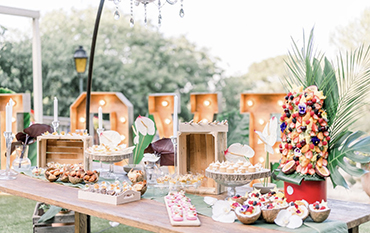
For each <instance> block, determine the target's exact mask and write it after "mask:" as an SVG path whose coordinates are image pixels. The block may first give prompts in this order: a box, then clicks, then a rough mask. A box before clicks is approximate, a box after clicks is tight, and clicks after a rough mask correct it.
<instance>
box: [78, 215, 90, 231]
mask: <svg viewBox="0 0 370 233" xmlns="http://www.w3.org/2000/svg"><path fill="white" fill-rule="evenodd" d="M88 225H89V224H88V216H87V215H86V214H81V213H78V212H75V233H90V229H88V228H89V227H88Z"/></svg>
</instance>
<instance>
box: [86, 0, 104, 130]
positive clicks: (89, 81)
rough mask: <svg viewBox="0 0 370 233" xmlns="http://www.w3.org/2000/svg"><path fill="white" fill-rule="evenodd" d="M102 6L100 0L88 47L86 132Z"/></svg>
mask: <svg viewBox="0 0 370 233" xmlns="http://www.w3.org/2000/svg"><path fill="white" fill-rule="evenodd" d="M103 6H104V0H100V5H99V9H98V13H97V15H96V20H95V27H94V33H93V38H92V42H91V49H90V60H89V72H88V74H87V85H86V118H85V119H86V129H87V132H89V129H90V100H91V87H92V72H93V65H94V54H95V44H96V38H97V36H98V30H99V23H100V17H101V13H102V11H103ZM89 133H91V132H89Z"/></svg>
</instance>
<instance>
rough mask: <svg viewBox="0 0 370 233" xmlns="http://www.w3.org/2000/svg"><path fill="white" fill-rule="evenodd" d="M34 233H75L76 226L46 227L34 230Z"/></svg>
mask: <svg viewBox="0 0 370 233" xmlns="http://www.w3.org/2000/svg"><path fill="white" fill-rule="evenodd" d="M33 232H34V233H73V232H75V225H74V224H73V225H66V226H58V227H53V226H44V227H37V226H35V227H34V228H33Z"/></svg>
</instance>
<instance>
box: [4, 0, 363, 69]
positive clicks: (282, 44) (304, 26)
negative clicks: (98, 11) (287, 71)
mask: <svg viewBox="0 0 370 233" xmlns="http://www.w3.org/2000/svg"><path fill="white" fill-rule="evenodd" d="M163 1H164V0H162V3H163ZM180 1H181V0H178V2H177V3H176V4H175V5H170V4H165V5H164V6H163V8H162V18H163V20H162V26H161V27H160V28H159V31H161V32H162V33H163V34H164V35H165V36H168V37H172V36H179V35H185V36H186V37H187V38H188V39H189V40H190V41H191V42H192V43H195V44H196V45H197V46H198V47H199V48H202V47H206V48H208V49H209V50H210V53H211V54H212V56H215V57H219V58H220V59H221V61H222V62H221V67H222V68H224V69H225V71H226V74H227V75H241V74H245V73H246V72H247V71H248V67H249V66H250V65H251V64H253V63H255V62H260V61H262V60H264V59H267V58H271V57H275V56H278V55H282V54H286V53H287V51H288V50H290V48H291V44H292V43H291V38H293V39H294V40H295V41H297V42H298V43H299V42H300V41H302V34H303V30H304V31H305V32H306V34H307V35H308V34H309V31H310V30H311V28H312V27H315V43H316V46H317V48H318V49H319V50H320V51H322V52H324V53H325V54H326V55H327V56H328V57H329V58H331V57H334V55H335V54H336V53H337V51H336V48H335V46H334V45H332V44H331V43H330V37H331V36H332V33H333V32H334V31H335V30H336V29H337V28H338V27H342V26H345V25H347V24H348V23H349V22H350V21H353V20H356V19H359V17H360V16H361V14H362V12H363V11H364V9H366V8H370V1H365V0H355V1H353V0H352V1H349V0H346V1H344V0H336V1H335V0H311V1H303V0H262V1H251V0H249V1H248V0H228V1H221V0H183V6H184V12H185V16H184V17H183V18H181V17H179V11H180V5H181V2H180ZM99 2H100V1H99V0H63V1H50V0H33V1H30V0H16V1H15V0H0V6H1V5H2V6H10V7H17V8H23V9H30V10H38V11H40V13H41V19H42V16H43V15H44V14H45V13H46V12H48V11H51V10H54V9H61V8H63V9H65V10H68V9H71V8H78V9H80V8H85V7H87V6H91V5H92V6H95V7H96V8H98V5H99ZM104 7H108V8H110V9H112V15H111V17H113V11H114V10H113V9H114V7H115V5H114V3H113V1H109V0H107V1H106V2H105V6H104ZM118 9H119V11H120V12H121V14H122V13H124V14H128V13H129V12H130V0H121V3H120V4H119V5H118ZM157 13H158V11H157V9H156V7H155V6H154V5H153V4H151V5H149V6H148V18H149V19H151V20H153V21H154V22H156V21H157V15H158V14H157ZM134 15H135V22H139V21H141V22H142V21H143V15H144V11H143V6H142V5H140V6H139V7H134ZM104 17H109V16H108V15H104ZM120 20H123V19H122V18H121V19H120ZM127 24H129V22H127ZM0 25H4V26H6V27H9V28H18V29H21V30H29V31H30V29H31V20H30V19H27V18H22V17H15V16H6V15H0ZM91 27H93V25H91Z"/></svg>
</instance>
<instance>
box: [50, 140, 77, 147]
mask: <svg viewBox="0 0 370 233" xmlns="http://www.w3.org/2000/svg"><path fill="white" fill-rule="evenodd" d="M48 146H68V147H81V148H83V146H84V144H83V141H81V140H76V139H73V140H72V139H70V140H68V139H67V140H64V139H58V140H57V139H54V140H53V139H49V140H48Z"/></svg>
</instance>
